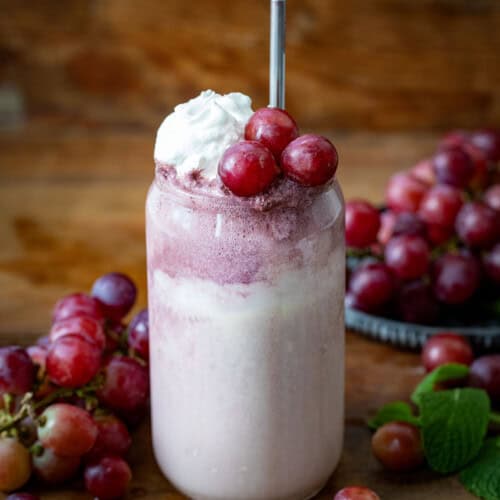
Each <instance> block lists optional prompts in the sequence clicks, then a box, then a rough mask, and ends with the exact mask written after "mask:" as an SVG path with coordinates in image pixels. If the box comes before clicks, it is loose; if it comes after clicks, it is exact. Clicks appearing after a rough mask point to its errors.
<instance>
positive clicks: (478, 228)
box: [455, 201, 500, 249]
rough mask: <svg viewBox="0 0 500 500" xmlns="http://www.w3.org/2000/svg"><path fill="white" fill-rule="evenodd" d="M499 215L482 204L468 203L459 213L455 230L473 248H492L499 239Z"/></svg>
mask: <svg viewBox="0 0 500 500" xmlns="http://www.w3.org/2000/svg"><path fill="white" fill-rule="evenodd" d="M499 228H500V226H499V223H498V214H497V213H496V212H495V211H494V210H493V209H492V208H490V207H488V206H487V205H485V204H483V203H480V202H477V201H476V202H470V203H466V204H465V205H464V206H463V207H462V208H461V209H460V212H458V215H457V219H456V221H455V229H456V231H457V233H458V236H459V237H460V239H461V240H462V241H463V242H464V243H465V244H466V245H467V246H469V247H471V248H482V249H487V248H490V247H491V246H492V245H493V244H494V243H495V242H496V241H498V238H499V233H500V231H499Z"/></svg>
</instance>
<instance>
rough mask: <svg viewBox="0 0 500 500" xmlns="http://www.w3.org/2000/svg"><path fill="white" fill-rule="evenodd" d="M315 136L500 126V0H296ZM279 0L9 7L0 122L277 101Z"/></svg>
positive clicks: (292, 39) (298, 95) (135, 119)
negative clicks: (212, 99)
mask: <svg viewBox="0 0 500 500" xmlns="http://www.w3.org/2000/svg"><path fill="white" fill-rule="evenodd" d="M288 4H289V5H288V88H287V90H288V108H289V109H290V111H291V112H292V113H293V114H295V115H296V117H297V119H298V121H299V123H301V124H302V126H303V127H304V128H314V127H321V128H337V129H339V128H343V129H360V128H361V129H372V130H402V129H405V130H411V129H429V128H430V129H444V128H450V127H474V126H481V125H484V124H492V125H495V124H498V123H500V29H499V28H500V1H499V0H288ZM268 9H269V2H268V0H195V1H186V0H65V1H64V2H61V1H60V0H0V124H1V123H3V124H5V123H8V122H9V121H12V118H13V117H14V118H17V119H18V120H22V118H23V116H24V118H28V119H36V120H38V119H42V120H50V121H51V122H55V123H58V124H63V125H66V124H75V123H76V124H82V125H87V126H92V127H96V126H103V127H113V128H116V127H119V128H131V127H132V128H146V129H153V128H155V127H156V126H157V125H158V123H159V121H160V120H161V118H162V117H163V116H164V115H165V113H166V112H167V111H168V110H170V108H172V106H173V105H174V104H176V103H178V102H181V101H184V100H186V99H187V98H189V97H191V96H194V95H195V94H197V93H198V92H199V91H200V90H201V89H203V88H209V87H211V88H214V89H217V90H219V91H222V92H227V91H231V90H241V91H243V92H245V93H247V94H250V95H251V96H253V98H254V102H255V105H257V106H262V105H265V104H267V81H268V55H267V50H268Z"/></svg>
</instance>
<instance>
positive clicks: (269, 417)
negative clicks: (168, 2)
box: [146, 91, 345, 500]
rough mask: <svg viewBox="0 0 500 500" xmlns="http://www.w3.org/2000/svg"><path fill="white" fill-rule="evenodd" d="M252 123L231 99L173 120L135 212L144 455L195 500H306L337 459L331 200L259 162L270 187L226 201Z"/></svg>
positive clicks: (340, 353)
mask: <svg viewBox="0 0 500 500" xmlns="http://www.w3.org/2000/svg"><path fill="white" fill-rule="evenodd" d="M252 116H253V111H252V109H251V102H250V99H249V98H248V97H246V96H244V95H242V94H238V93H233V94H228V95H225V96H220V95H218V94H216V93H214V92H212V91H206V92H203V93H202V94H201V95H200V96H199V97H197V98H196V99H193V100H191V101H189V102H187V103H185V104H182V105H180V106H177V107H176V109H175V111H174V112H173V113H172V114H171V115H170V116H168V117H167V118H166V119H165V121H164V122H163V124H162V125H161V127H160V129H159V131H158V134H157V141H156V146H155V164H156V174H155V180H154V182H153V184H152V186H151V188H150V191H149V194H148V199H147V203H146V222H147V260H148V288H149V312H150V335H151V340H150V342H151V354H150V358H151V383H152V388H151V400H152V427H153V444H154V450H155V455H156V458H157V462H158V464H159V466H160V468H161V469H162V471H163V472H164V474H165V475H166V476H167V478H168V479H169V480H170V481H171V482H172V484H173V485H174V486H175V487H176V488H178V489H179V490H180V491H182V492H183V493H185V494H186V495H188V496H189V497H191V498H195V499H200V500H201V499H206V500H223V499H225V500H303V499H306V498H309V497H312V496H313V495H314V494H315V493H317V492H318V491H319V490H320V489H321V488H322V486H323V485H324V484H325V482H326V481H327V479H328V477H329V476H330V475H331V473H332V472H333V470H334V469H335V466H336V464H337V462H338V460H339V457H340V453H341V449H342V435H343V412H344V410H343V399H344V325H343V302H344V276H345V269H344V261H345V253H344V229H343V224H344V212H343V199H342V195H341V193H340V190H339V188H338V186H337V184H336V182H335V180H334V179H329V180H328V181H327V182H324V183H322V184H319V183H318V182H311V183H309V184H314V185H307V183H304V182H303V180H302V181H301V180H300V179H299V181H300V182H298V181H297V179H296V178H294V175H292V174H293V173H292V170H293V161H295V160H294V159H293V158H294V156H293V153H294V151H293V150H291V151H290V154H289V157H290V158H291V159H292V160H290V162H291V163H290V165H291V166H290V167H287V168H285V167H286V165H287V161H286V158H285V155H286V153H287V150H285V151H284V152H283V155H282V156H280V155H279V153H280V151H273V150H272V149H273V148H271V147H269V149H267V147H265V146H262V148H264V149H266V153H265V154H266V155H267V156H266V161H267V162H268V163H269V164H271V163H272V164H273V165H275V167H276V172H275V173H272V175H271V177H272V178H269V176H268V177H266V176H264V177H265V179H264V177H263V176H262V175H261V174H259V175H260V177H255V176H254V177H253V178H252V179H253V181H252V182H254V181H255V179H257V181H255V182H254V184H252V186H256V185H259V182H261V181H262V182H261V184H262V183H264V184H266V187H265V188H264V189H263V190H262V192H259V193H255V194H252V195H250V194H249V192H245V193H244V194H243V195H241V193H240V195H236V194H234V193H235V192H236V191H237V189H236V188H235V187H234V186H235V185H234V184H233V185H232V184H231V182H233V181H231V180H227V184H224V182H226V179H229V177H228V176H227V169H226V170H224V165H225V164H227V165H229V159H228V156H227V155H228V151H229V152H230V151H231V148H234V147H235V145H239V144H241V142H240V141H242V140H243V139H244V138H245V128H247V134H248V130H249V129H248V122H249V120H251V117H252ZM303 137H305V138H306V139H307V137H309V136H303ZM311 137H312V136H311ZM301 139H302V138H298V139H295V141H294V142H296V141H300V140H301ZM304 140H305V139H304ZM247 142H252V143H255V142H256V141H247ZM303 142H304V141H303ZM262 143H265V137H263V138H262ZM292 144H293V143H291V144H290V146H292ZM297 144H298V143H297ZM299 145H300V144H299ZM243 146H245V144H243ZM247 146H248V148H250V149H251V148H252V147H257V146H259V145H258V144H257V145H255V144H254V145H253V146H252V144H249V145H248V144H247ZM290 146H289V147H290ZM259 147H260V146H259ZM332 148H333V146H332ZM240 149H241V148H240ZM287 149H288V148H287ZM292 149H293V148H292ZM245 155H246V156H244V157H243V156H242V157H241V158H244V159H245V160H248V155H247V154H246V153H245ZM269 155H271V156H269ZM280 158H281V159H282V160H281V161H282V165H280ZM275 160H276V161H275ZM224 162H225V163H224ZM261 163H262V162H261ZM231 165H232V164H231ZM261 166H262V165H261ZM275 167H273V168H275ZM335 167H336V165H335ZM228 168H239V166H238V162H236V167H234V166H233V167H228ZM262 168H264V167H262ZM224 172H226V173H224ZM268 172H269V171H268ZM287 172H288V174H289V175H288V174H287ZM308 175H309V174H308ZM221 177H222V179H221ZM295 177H297V178H298V177H300V175H298V176H297V175H296V176H295ZM309 177H310V178H312V177H311V176H310V175H309ZM223 179H224V181H223ZM262 179H264V180H262ZM233 180H234V177H233ZM249 182H250V181H249ZM304 184H306V185H304ZM262 185H263V184H262ZM262 185H259V187H258V189H261V188H262ZM228 186H229V187H230V188H229V189H228ZM233 187H234V190H233V189H232V188H233ZM252 189H253V188H252Z"/></svg>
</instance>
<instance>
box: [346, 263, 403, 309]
mask: <svg viewBox="0 0 500 500" xmlns="http://www.w3.org/2000/svg"><path fill="white" fill-rule="evenodd" d="M393 292H394V278H393V275H392V273H391V271H390V269H389V268H388V267H387V266H386V265H385V264H382V263H368V264H362V265H360V266H359V267H358V268H357V269H356V270H355V271H354V272H353V273H352V276H351V280H350V282H349V294H350V295H351V297H352V299H353V303H354V304H355V307H356V308H357V309H361V310H363V311H366V312H377V311H379V310H380V308H381V307H382V306H385V305H386V304H387V303H388V302H389V301H390V300H391V299H392V296H393Z"/></svg>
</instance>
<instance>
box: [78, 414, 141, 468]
mask: <svg viewBox="0 0 500 500" xmlns="http://www.w3.org/2000/svg"><path fill="white" fill-rule="evenodd" d="M94 422H95V424H96V426H97V429H98V434H97V439H96V442H95V444H94V446H93V448H92V449H91V450H90V451H89V452H88V454H87V455H86V457H85V458H86V459H87V460H89V459H90V460H95V459H97V458H100V457H102V456H104V455H118V456H123V455H125V454H126V453H127V451H128V450H129V448H130V445H131V443H132V439H131V437H130V434H129V432H128V430H127V427H126V426H125V424H124V423H123V422H122V421H121V420H119V419H118V418H116V417H115V416H114V415H99V416H96V417H94Z"/></svg>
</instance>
